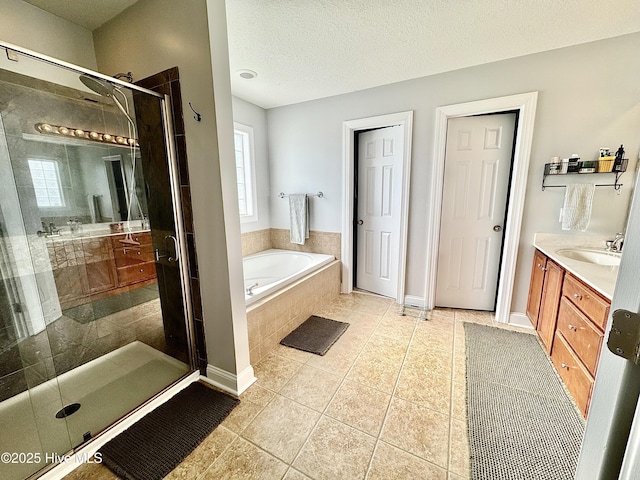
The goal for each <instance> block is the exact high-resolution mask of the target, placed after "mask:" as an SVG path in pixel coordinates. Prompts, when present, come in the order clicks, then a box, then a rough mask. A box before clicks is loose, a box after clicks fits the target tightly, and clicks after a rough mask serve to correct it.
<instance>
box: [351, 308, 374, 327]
mask: <svg viewBox="0 0 640 480" xmlns="http://www.w3.org/2000/svg"><path fill="white" fill-rule="evenodd" d="M381 319H382V314H375V313H368V312H363V311H362V310H361V309H360V308H358V309H357V310H354V311H352V312H351V314H350V315H349V317H347V320H346V321H347V322H349V323H351V324H364V325H372V326H373V327H374V328H375V326H377V325H378V322H380V320H381Z"/></svg>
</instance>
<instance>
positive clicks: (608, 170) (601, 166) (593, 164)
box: [542, 158, 629, 191]
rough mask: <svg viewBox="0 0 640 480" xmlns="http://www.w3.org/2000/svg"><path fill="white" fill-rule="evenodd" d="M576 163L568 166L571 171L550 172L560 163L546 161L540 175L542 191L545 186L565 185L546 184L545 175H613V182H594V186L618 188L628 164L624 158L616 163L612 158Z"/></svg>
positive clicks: (557, 186) (561, 186) (556, 186)
mask: <svg viewBox="0 0 640 480" xmlns="http://www.w3.org/2000/svg"><path fill="white" fill-rule="evenodd" d="M576 163H577V165H575V166H570V167H569V168H570V169H571V171H567V172H559V171H556V172H554V173H551V172H553V169H554V168H560V167H556V165H560V164H554V163H546V164H545V165H544V173H543V175H542V191H544V189H545V188H565V187H566V185H547V183H546V181H547V177H560V176H564V175H594V174H609V175H615V180H614V182H613V183H596V184H595V186H596V187H613V188H614V189H615V190H620V188H621V187H622V185H623V184H622V183H619V180H620V176H621V175H622V174H623V173H624V172H626V171H627V165H628V164H629V160H628V159H626V158H624V159H623V160H622V162H621V163H620V164H617V165H616V164H615V163H614V162H613V160H604V161H600V160H590V161H579V162H576ZM581 168H593V169H594V170H595V171H593V172H590V171H586V172H585V171H582V172H581V171H580V169H581Z"/></svg>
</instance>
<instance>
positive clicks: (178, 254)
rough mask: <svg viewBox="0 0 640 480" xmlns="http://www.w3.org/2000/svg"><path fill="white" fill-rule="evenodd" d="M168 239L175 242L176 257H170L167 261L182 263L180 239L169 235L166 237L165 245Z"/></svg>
mask: <svg viewBox="0 0 640 480" xmlns="http://www.w3.org/2000/svg"><path fill="white" fill-rule="evenodd" d="M167 238H170V239H171V240H173V251H174V252H175V257H172V256H169V258H167V261H169V262H179V261H180V247H179V246H178V239H177V238H176V237H174V236H173V235H167V236H166V237H164V241H165V244H166V243H167Z"/></svg>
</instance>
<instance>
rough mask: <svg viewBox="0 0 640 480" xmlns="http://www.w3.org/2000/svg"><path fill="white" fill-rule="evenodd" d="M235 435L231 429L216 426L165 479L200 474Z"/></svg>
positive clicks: (187, 479) (181, 478)
mask: <svg viewBox="0 0 640 480" xmlns="http://www.w3.org/2000/svg"><path fill="white" fill-rule="evenodd" d="M236 437H237V435H236V434H235V433H233V432H232V431H231V430H227V429H226V428H224V427H223V426H218V428H216V429H215V430H214V431H213V432H211V434H210V435H209V436H208V437H207V438H205V439H204V440H203V441H202V443H201V444H200V445H198V446H197V447H196V449H195V450H194V451H193V452H191V453H190V454H189V455H188V456H187V458H185V459H184V460H183V461H182V463H180V465H178V466H177V467H176V468H175V469H174V470H173V471H172V472H171V473H170V474H169V475H167V476H166V477H165V479H166V480H179V479H180V480H191V479H193V478H196V477H198V476H200V475H202V474H203V473H204V472H205V471H206V470H207V469H208V468H209V467H210V466H211V464H212V463H213V462H214V461H215V460H216V459H217V458H218V457H219V456H220V455H221V454H222V452H224V450H225V449H226V448H227V447H228V446H229V445H230V444H231V443H232V442H233V441H234V440H235V439H236Z"/></svg>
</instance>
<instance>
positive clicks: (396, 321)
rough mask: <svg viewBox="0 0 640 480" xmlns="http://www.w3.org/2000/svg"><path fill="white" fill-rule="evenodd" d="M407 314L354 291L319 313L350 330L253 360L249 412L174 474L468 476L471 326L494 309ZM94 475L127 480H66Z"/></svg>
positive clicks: (240, 411)
mask: <svg viewBox="0 0 640 480" xmlns="http://www.w3.org/2000/svg"><path fill="white" fill-rule="evenodd" d="M397 309H398V306H397V305H396V304H395V303H393V302H392V301H390V300H387V299H382V298H379V297H374V296H371V295H365V294H352V295H342V296H340V297H339V298H338V299H337V300H336V301H335V302H333V303H332V304H331V305H329V306H327V307H325V308H324V309H322V310H321V311H318V312H317V314H318V315H321V316H326V317H329V318H333V319H336V320H341V321H346V322H348V323H350V327H349V328H348V329H347V331H346V332H345V334H344V335H343V336H342V337H341V338H340V339H339V340H338V342H336V344H335V345H334V346H333V347H332V348H331V349H330V350H329V352H328V353H327V354H326V355H325V356H324V357H320V356H317V355H313V354H310V353H306V352H301V351H298V350H294V349H290V348H287V347H283V346H279V347H278V348H277V349H276V350H275V351H274V352H272V353H271V354H270V355H269V356H267V357H266V358H264V359H263V360H262V361H261V362H260V363H258V364H257V365H255V366H254V367H255V373H256V377H257V378H258V381H257V382H256V383H255V384H254V385H253V386H252V387H250V388H249V389H248V390H247V392H245V393H244V394H243V395H242V396H241V400H242V402H241V403H240V405H239V406H238V407H237V408H236V409H235V410H234V411H233V412H232V413H231V415H230V416H229V417H228V418H227V419H226V420H225V421H224V422H223V423H222V425H221V426H220V427H218V428H217V429H216V430H215V431H214V432H213V433H212V434H211V435H210V436H209V437H208V438H207V439H205V441H204V442H203V443H202V444H201V445H200V446H199V447H198V448H197V449H196V450H195V451H194V452H192V453H191V455H189V456H188V457H187V458H186V459H185V460H184V461H183V462H182V463H181V464H180V465H179V466H178V467H177V468H176V469H175V470H174V471H173V472H172V473H171V474H170V475H169V476H168V477H167V478H170V479H200V478H203V479H216V480H217V479H225V480H227V479H265V480H271V479H281V478H284V479H287V480H294V479H295V480H298V479H306V478H311V479H318V480H320V479H329V480H335V479H341V480H346V479H365V478H367V479H372V480H373V479H390V480H391V479H393V480H395V479H403V480H406V479H426V480H430V479H435V480H438V479H442V480H444V479H451V480H453V479H465V478H469V460H468V459H469V447H468V440H467V432H466V408H465V351H464V349H465V343H464V342H465V338H464V331H463V326H462V322H477V323H483V324H493V325H496V324H495V322H494V320H493V314H491V313H485V312H472V311H463V310H436V311H434V312H431V314H430V317H429V319H428V321H423V320H419V319H418V318H417V314H418V313H419V312H418V311H411V310H408V311H407V313H408V314H409V316H398V315H397ZM411 315H415V316H411ZM496 326H497V325H496ZM85 478H91V479H94V478H95V479H114V478H117V477H115V476H114V475H113V474H112V473H111V472H110V471H109V470H107V469H106V468H105V467H102V466H100V465H84V466H82V467H80V468H79V469H77V470H76V471H75V472H74V473H72V474H71V475H69V476H68V477H67V479H68V480H72V479H74V480H75V479H85Z"/></svg>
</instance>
